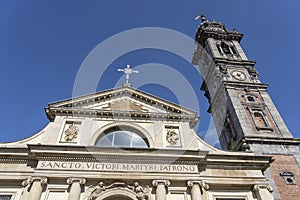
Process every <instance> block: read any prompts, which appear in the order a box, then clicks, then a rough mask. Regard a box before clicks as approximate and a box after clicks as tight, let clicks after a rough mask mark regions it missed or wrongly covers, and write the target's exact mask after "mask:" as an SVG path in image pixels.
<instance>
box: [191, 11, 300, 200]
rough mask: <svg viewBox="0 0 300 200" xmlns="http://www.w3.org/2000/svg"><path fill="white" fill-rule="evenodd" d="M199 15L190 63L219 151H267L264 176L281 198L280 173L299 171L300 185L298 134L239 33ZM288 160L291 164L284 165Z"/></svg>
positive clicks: (281, 178)
mask: <svg viewBox="0 0 300 200" xmlns="http://www.w3.org/2000/svg"><path fill="white" fill-rule="evenodd" d="M200 18H201V24H200V26H199V28H198V30H197V32H196V37H195V42H196V44H197V48H196V50H195V53H194V56H193V61H192V62H193V64H194V65H198V66H199V68H200V72H201V75H202V79H203V84H202V86H201V89H202V90H203V91H204V92H205V96H206V97H207V98H208V101H209V104H210V107H209V109H208V112H209V113H211V114H212V117H213V120H214V123H215V127H216V130H217V133H218V136H219V140H220V144H221V146H222V148H223V149H224V150H240V151H251V152H254V153H255V154H257V155H263V154H265V155H272V156H273V158H274V159H275V161H274V162H273V164H272V166H271V168H270V170H268V171H267V174H266V176H267V177H268V179H270V182H271V183H272V185H273V187H275V192H274V197H275V199H285V198H283V197H284V194H283V193H282V192H281V191H280V190H276V187H277V188H284V187H282V186H281V185H280V184H281V182H279V183H277V181H278V180H279V181H281V180H283V177H282V176H281V175H280V173H285V172H287V171H288V172H289V173H292V174H294V176H299V177H298V180H299V181H298V182H299V183H297V184H300V174H299V166H300V151H299V147H298V145H299V143H300V139H295V138H293V136H292V134H291V133H290V132H289V130H288V128H287V127H286V125H285V123H284V121H283V120H282V118H281V116H280V114H279V112H278V111H277V109H276V107H275V105H274V103H273V102H272V100H271V98H270V96H269V94H268V91H267V88H268V85H267V84H265V83H262V82H261V81H260V80H259V77H258V73H257V71H256V69H255V68H254V66H255V61H251V60H249V59H248V58H247V56H246V55H245V53H244V51H243V49H242V47H241V46H240V42H241V39H242V38H243V34H241V33H239V32H238V31H237V30H235V29H233V30H232V31H229V30H227V29H226V28H225V25H224V24H223V23H221V22H216V21H208V20H207V19H206V17H205V16H204V15H202V16H201V17H200ZM288 160H289V161H290V162H291V163H293V164H291V166H289V167H286V165H284V163H285V161H286V162H289V161H288ZM280 163H281V165H280ZM279 166H280V167H279ZM277 179H278V180H277ZM278 184H279V185H278ZM299 191H300V190H299ZM296 199H297V198H296Z"/></svg>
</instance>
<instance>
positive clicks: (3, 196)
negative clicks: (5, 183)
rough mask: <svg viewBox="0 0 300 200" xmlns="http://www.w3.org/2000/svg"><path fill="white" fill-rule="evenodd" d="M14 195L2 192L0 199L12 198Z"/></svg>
mask: <svg viewBox="0 0 300 200" xmlns="http://www.w3.org/2000/svg"><path fill="white" fill-rule="evenodd" d="M11 198H12V195H6V194H0V200H11Z"/></svg>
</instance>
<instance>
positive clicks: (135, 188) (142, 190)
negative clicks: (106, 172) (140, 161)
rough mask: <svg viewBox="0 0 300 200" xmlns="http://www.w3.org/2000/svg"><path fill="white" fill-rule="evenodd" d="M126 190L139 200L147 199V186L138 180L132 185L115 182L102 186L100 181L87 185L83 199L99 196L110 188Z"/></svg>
mask: <svg viewBox="0 0 300 200" xmlns="http://www.w3.org/2000/svg"><path fill="white" fill-rule="evenodd" d="M116 189H120V190H126V191H128V192H131V193H132V194H134V195H135V196H136V198H137V199H139V200H148V199H149V192H150V189H149V186H148V185H146V186H145V187H144V186H141V185H140V184H139V182H134V183H133V184H132V185H128V184H126V183H123V182H115V183H112V184H110V185H108V186H104V183H103V182H102V181H100V182H99V183H98V185H96V186H95V185H91V186H89V187H88V189H87V192H86V195H85V197H84V199H85V200H96V199H97V198H98V197H100V196H101V195H102V194H103V193H104V192H108V191H110V190H116Z"/></svg>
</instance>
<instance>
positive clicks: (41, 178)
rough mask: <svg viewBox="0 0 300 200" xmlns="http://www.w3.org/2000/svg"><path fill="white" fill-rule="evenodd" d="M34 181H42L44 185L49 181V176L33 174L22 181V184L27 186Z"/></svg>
mask: <svg viewBox="0 0 300 200" xmlns="http://www.w3.org/2000/svg"><path fill="white" fill-rule="evenodd" d="M34 181H40V183H41V184H42V185H46V184H47V183H48V178H47V177H45V176H32V177H29V178H27V179H26V180H24V181H23V182H22V186H24V187H26V186H28V185H31V184H32V183H33V182H34Z"/></svg>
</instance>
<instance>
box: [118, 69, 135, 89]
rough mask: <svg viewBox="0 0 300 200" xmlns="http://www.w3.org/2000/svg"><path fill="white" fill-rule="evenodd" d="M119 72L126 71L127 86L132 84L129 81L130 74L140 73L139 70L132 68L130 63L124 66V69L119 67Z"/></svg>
mask: <svg viewBox="0 0 300 200" xmlns="http://www.w3.org/2000/svg"><path fill="white" fill-rule="evenodd" d="M118 72H124V74H125V80H126V82H125V83H124V84H123V85H125V86H128V85H131V84H130V83H129V75H130V74H132V73H136V74H137V73H139V71H136V70H133V69H131V68H130V65H127V67H126V68H124V69H118Z"/></svg>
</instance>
